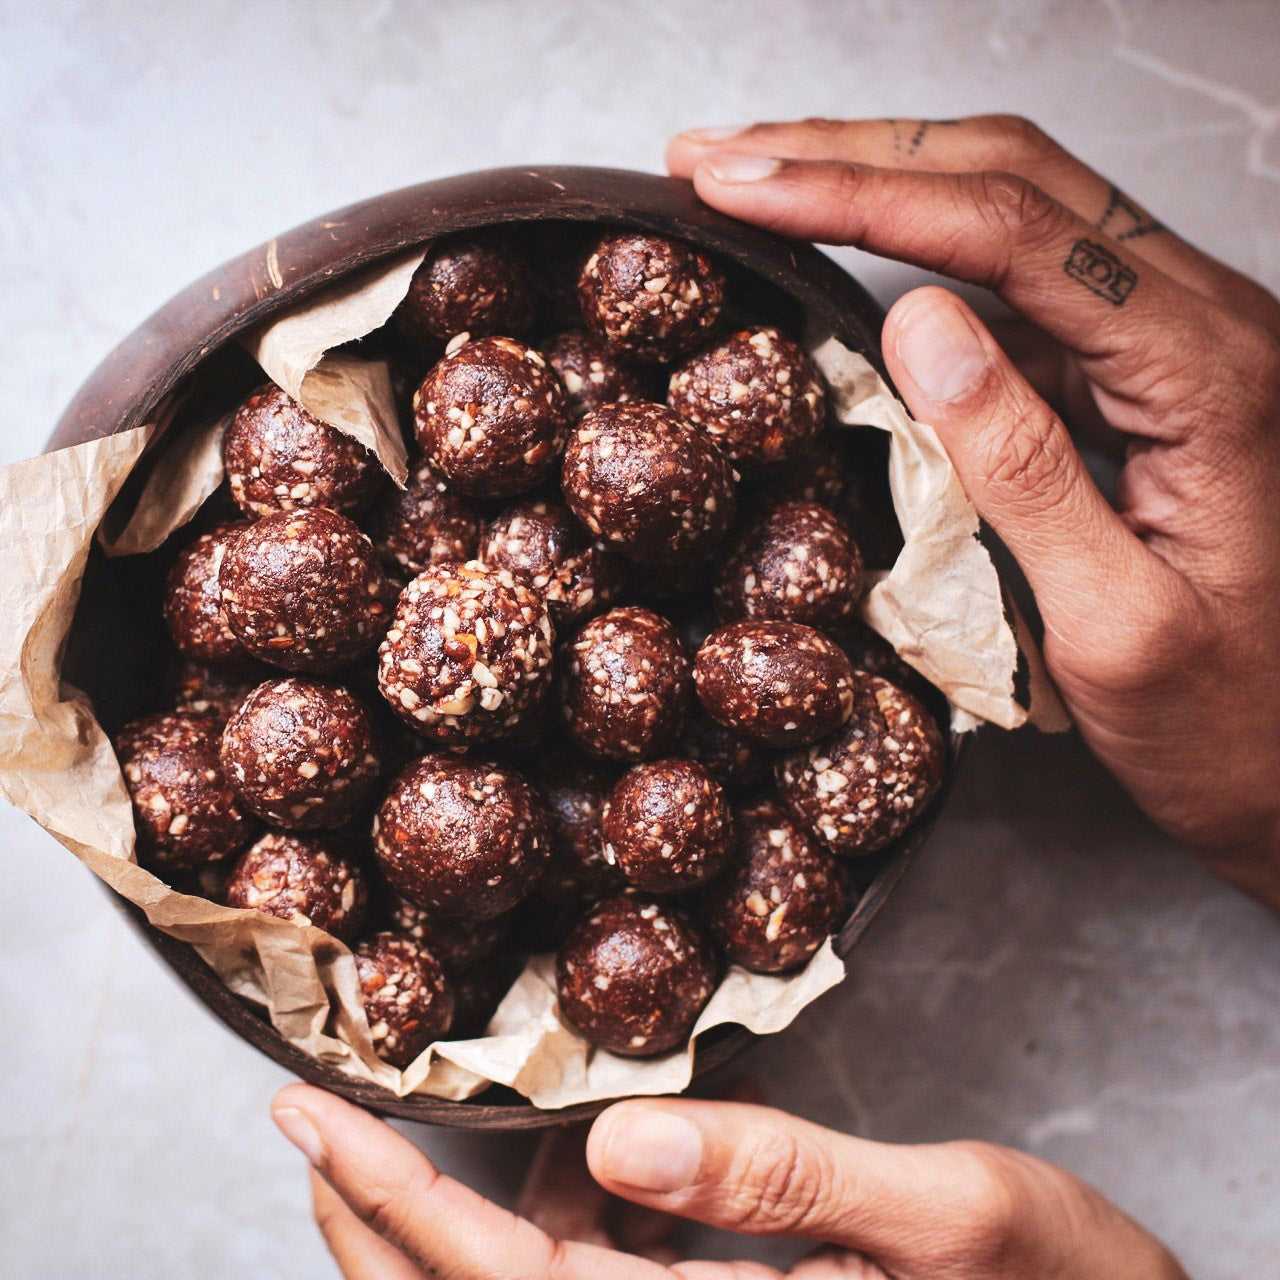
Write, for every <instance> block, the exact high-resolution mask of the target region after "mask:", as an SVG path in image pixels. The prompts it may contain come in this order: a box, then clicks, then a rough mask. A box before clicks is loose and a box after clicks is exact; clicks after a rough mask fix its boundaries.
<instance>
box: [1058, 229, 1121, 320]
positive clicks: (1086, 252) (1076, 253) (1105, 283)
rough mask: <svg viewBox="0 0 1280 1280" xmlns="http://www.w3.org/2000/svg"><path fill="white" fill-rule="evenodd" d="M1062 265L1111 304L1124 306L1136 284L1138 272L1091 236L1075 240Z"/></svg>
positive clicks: (1064, 269)
mask: <svg viewBox="0 0 1280 1280" xmlns="http://www.w3.org/2000/svg"><path fill="white" fill-rule="evenodd" d="M1062 269H1063V271H1065V272H1066V273H1067V275H1068V276H1070V277H1071V279H1072V280H1076V281H1078V282H1079V283H1080V284H1082V285H1084V287H1085V288H1086V289H1088V290H1089V291H1090V292H1092V293H1096V294H1097V295H1098V297H1100V298H1102V299H1104V300H1105V301H1107V302H1109V303H1111V305H1112V306H1113V307H1123V306H1124V304H1125V303H1126V302H1128V301H1129V299H1130V297H1132V296H1133V291H1134V289H1136V288H1137V287H1138V273H1137V272H1136V271H1135V270H1134V269H1133V268H1132V267H1130V266H1127V265H1126V264H1125V263H1123V262H1121V261H1120V259H1119V258H1117V257H1116V255H1115V254H1114V253H1112V252H1111V250H1110V249H1108V248H1107V247H1106V246H1105V245H1101V244H1096V243H1095V242H1094V241H1092V240H1077V241H1076V242H1075V244H1073V245H1072V246H1071V252H1070V253H1069V254H1068V255H1067V260H1066V262H1064V263H1063V264H1062Z"/></svg>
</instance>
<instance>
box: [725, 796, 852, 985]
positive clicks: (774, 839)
mask: <svg viewBox="0 0 1280 1280" xmlns="http://www.w3.org/2000/svg"><path fill="white" fill-rule="evenodd" d="M736 816H737V827H738V832H739V850H740V853H739V857H738V859H737V860H736V861H735V863H734V865H733V867H732V868H731V870H730V871H729V872H728V873H727V874H726V875H723V876H721V877H720V879H718V880H717V881H715V883H714V884H711V885H709V886H708V887H707V889H706V890H705V892H704V895H703V900H702V901H703V906H704V908H705V910H706V913H707V923H708V925H709V926H710V929H711V932H712V935H713V936H714V937H715V939H716V941H717V942H719V943H720V945H721V946H722V947H723V948H724V949H725V951H726V953H727V954H728V956H729V958H730V959H731V960H736V961H737V962H738V964H740V965H742V966H743V967H744V968H747V969H752V970H754V971H755V972H756V973H784V972H785V971H786V970H788V969H794V968H796V967H797V966H798V965H801V964H803V963H804V962H805V961H806V960H808V959H809V957H810V956H811V955H813V953H814V952H815V951H817V949H818V948H819V947H820V946H821V945H822V943H823V942H824V941H825V939H826V938H827V937H829V936H830V935H831V934H832V933H834V932H835V931H836V929H838V928H839V927H840V924H841V921H842V920H843V918H844V916H845V913H846V912H847V911H848V909H849V894H848V890H847V888H846V887H845V882H844V875H843V872H842V871H841V868H840V866H839V864H838V863H837V862H836V860H835V858H834V857H832V855H831V854H830V853H829V852H828V851H827V850H826V849H825V848H823V847H822V845H821V844H819V843H818V841H816V840H815V839H813V837H812V836H810V835H809V834H808V833H807V832H806V831H804V830H803V829H802V828H801V827H800V826H799V825H798V824H797V823H796V821H795V819H794V818H792V816H791V815H790V814H789V813H788V812H787V811H786V810H785V809H783V808H782V806H781V805H778V804H775V803H774V802H773V801H765V802H763V803H761V804H756V805H752V806H750V807H749V808H747V809H743V810H740V811H739V812H738V814H737V815H736Z"/></svg>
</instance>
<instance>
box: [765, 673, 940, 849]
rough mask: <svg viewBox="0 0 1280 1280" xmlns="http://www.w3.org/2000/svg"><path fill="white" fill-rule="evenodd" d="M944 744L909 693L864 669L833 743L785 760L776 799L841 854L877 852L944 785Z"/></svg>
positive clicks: (778, 768)
mask: <svg viewBox="0 0 1280 1280" xmlns="http://www.w3.org/2000/svg"><path fill="white" fill-rule="evenodd" d="M945 763H946V746H945V744H944V743H943V741H942V734H941V733H939V731H938V726H937V725H936V724H935V723H934V720H933V717H932V716H931V715H930V714H929V713H928V712H927V711H926V710H925V709H924V707H923V706H921V705H920V703H919V702H917V701H916V699H915V698H913V697H912V696H911V695H910V694H909V693H907V692H905V691H904V690H902V689H899V688H898V687H897V686H896V685H892V684H890V683H889V682H888V681H887V680H882V679H881V678H880V677H879V676H873V675H868V674H866V673H865V672H859V673H858V675H857V680H856V684H855V689H854V707H853V714H852V716H851V717H850V718H849V721H848V723H847V724H846V725H845V726H844V728H843V729H842V730H841V731H840V732H839V733H838V734H836V736H835V737H834V738H829V739H827V740H826V741H824V742H819V743H817V744H816V745H815V746H812V747H808V748H806V749H804V750H802V751H797V752H794V753H792V754H790V755H785V756H783V757H782V758H781V759H780V760H779V761H778V762H777V764H776V765H775V766H774V773H775V776H776V778H777V782H778V794H779V795H780V796H781V797H782V800H783V801H784V802H785V804H786V805H787V807H788V808H789V809H790V810H791V812H792V813H793V814H794V815H795V817H796V818H797V819H798V820H799V821H800V822H801V823H803V824H804V825H805V826H806V827H807V828H808V829H809V830H810V831H812V832H813V833H814V834H815V835H817V836H818V838H819V839H820V840H822V841H823V843H824V844H826V846H827V847H828V848H829V849H830V850H831V851H832V853H835V854H838V855H839V856H841V857H853V856H855V855H859V854H865V853H875V852H876V851H877V850H879V849H883V848H884V847H885V846H886V845H887V844H889V843H890V841H892V840H895V839H896V838H897V837H898V836H900V835H901V834H902V833H903V832H904V831H905V830H906V829H907V827H909V826H910V825H911V823H912V822H913V821H914V820H915V819H916V818H917V817H918V816H919V814H920V812H921V810H923V809H924V808H925V806H926V805H927V804H928V803H929V801H930V800H931V799H932V798H933V796H934V794H935V793H936V792H937V790H938V787H939V786H940V785H941V782H942V772H943V767H944V765H945Z"/></svg>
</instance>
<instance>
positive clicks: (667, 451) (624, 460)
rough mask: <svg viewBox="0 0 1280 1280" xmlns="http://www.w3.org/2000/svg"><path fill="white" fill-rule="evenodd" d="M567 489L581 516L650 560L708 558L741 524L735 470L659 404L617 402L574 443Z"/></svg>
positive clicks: (634, 555)
mask: <svg viewBox="0 0 1280 1280" xmlns="http://www.w3.org/2000/svg"><path fill="white" fill-rule="evenodd" d="M561 486H562V488H563V489H564V496H565V501H566V502H568V504H569V506H570V508H571V510H572V511H573V514H574V515H575V516H577V517H578V519H579V520H581V521H582V523H583V524H585V525H586V526H587V528H588V529H590V530H591V532H592V533H594V534H597V535H598V536H600V537H602V538H604V539H605V541H606V542H607V543H608V544H609V545H610V546H611V547H613V548H614V549H615V550H617V551H621V552H622V553H623V554H624V555H626V556H629V557H630V558H631V559H633V560H638V561H641V562H642V563H654V562H656V563H660V564H661V563H663V562H669V561H670V560H672V559H683V560H687V561H696V560H705V559H707V558H708V557H709V556H710V555H711V554H712V552H714V551H715V549H716V546H717V544H718V543H719V542H720V540H721V538H722V537H723V536H724V534H725V532H726V531H727V530H728V528H729V526H730V525H731V524H732V523H733V515H734V509H735V508H734V493H733V469H732V468H731V467H730V465H729V461H728V459H727V458H726V457H725V456H724V454H723V453H721V452H720V450H719V449H718V448H717V447H716V445H715V444H714V443H713V442H712V441H711V439H710V438H709V437H708V436H706V435H705V434H704V433H703V432H701V431H699V430H698V428H697V427H695V426H692V425H691V424H690V423H688V422H686V421H685V420H684V419H683V418H681V417H680V416H679V415H678V414H676V413H673V412H672V411H671V410H670V409H668V408H666V407H665V406H663V405H659V404H648V403H638V404H610V405H605V406H604V407H603V408H601V409H596V410H594V411H593V412H591V413H589V414H587V416H586V417H585V418H583V419H582V421H581V422H580V423H579V424H578V426H577V429H576V430H575V431H574V433H573V435H572V436H571V437H570V438H569V445H568V447H567V448H566V450H565V455H564V468H563V471H562V473H561Z"/></svg>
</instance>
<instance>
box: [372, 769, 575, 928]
mask: <svg viewBox="0 0 1280 1280" xmlns="http://www.w3.org/2000/svg"><path fill="white" fill-rule="evenodd" d="M373 847H374V852H375V853H376V855H377V858H378V865H379V866H380V867H381V868H382V874H383V875H384V876H386V878H387V880H388V882H389V883H390V884H391V887H392V888H393V889H395V890H396V891H397V892H398V893H401V894H403V895H404V896H405V897H406V898H408V899H409V900H410V901H411V902H414V903H416V904H417V905H418V906H420V907H424V908H426V909H427V910H429V911H435V912H437V913H439V914H440V915H442V916H447V917H451V918H453V919H458V920H492V919H493V918H494V917H495V916H500V915H502V914H503V913H504V912H506V911H509V910H510V909H511V908H512V907H514V906H515V905H516V903H517V902H519V901H520V899H521V898H523V897H524V896H525V895H526V894H527V893H528V892H529V891H530V890H531V889H532V888H533V886H534V885H535V884H536V883H537V881H538V878H539V877H540V876H541V875H542V872H543V868H544V866H545V865H546V861H547V856H548V854H549V852H550V847H549V839H548V835H547V813H546V808H545V807H544V805H543V803H542V800H541V798H540V797H539V796H538V794H537V792H536V791H534V789H533V788H532V787H531V786H530V785H529V784H528V783H527V782H526V781H525V780H524V779H523V778H522V777H520V775H519V774H518V773H515V772H513V771H512V770H510V769H506V768H503V767H502V766H501V765H496V764H490V763H487V762H484V761H476V760H471V759H468V758H465V757H464V758H458V757H454V756H448V755H430V756H426V757H425V758H423V759H422V760H419V761H418V762H417V763H416V764H412V765H410V766H409V767H408V768H407V769H406V770H405V771H404V772H403V773H402V774H401V775H400V776H399V777H398V778H397V779H396V781H395V783H394V784H393V785H392V787H391V790H390V792H389V793H388V795H387V798H386V799H385V800H384V801H383V802H382V807H381V808H380V809H379V810H378V813H377V816H376V817H375V818H374V822H373Z"/></svg>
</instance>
